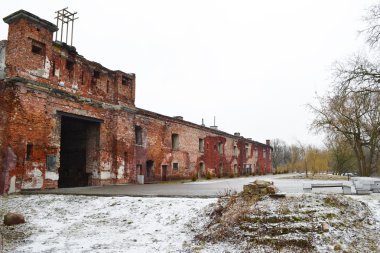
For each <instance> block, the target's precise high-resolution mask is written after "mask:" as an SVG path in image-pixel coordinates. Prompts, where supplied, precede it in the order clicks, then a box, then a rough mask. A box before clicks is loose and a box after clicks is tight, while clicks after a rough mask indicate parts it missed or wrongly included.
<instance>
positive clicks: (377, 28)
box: [361, 4, 380, 47]
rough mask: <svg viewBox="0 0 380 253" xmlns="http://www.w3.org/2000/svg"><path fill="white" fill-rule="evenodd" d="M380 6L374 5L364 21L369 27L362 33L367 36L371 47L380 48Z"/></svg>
mask: <svg viewBox="0 0 380 253" xmlns="http://www.w3.org/2000/svg"><path fill="white" fill-rule="evenodd" d="M379 20H380V4H375V5H373V6H372V7H371V8H370V9H369V11H368V15H367V16H365V17H364V21H365V22H366V24H367V27H366V28H365V29H364V30H363V31H361V32H362V33H365V34H366V42H367V43H368V44H369V45H370V46H371V47H377V46H379V45H378V44H379V40H380V24H379Z"/></svg>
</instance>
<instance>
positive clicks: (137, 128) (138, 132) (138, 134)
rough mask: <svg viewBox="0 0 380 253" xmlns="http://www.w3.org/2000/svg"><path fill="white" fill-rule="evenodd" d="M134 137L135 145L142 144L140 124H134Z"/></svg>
mask: <svg viewBox="0 0 380 253" xmlns="http://www.w3.org/2000/svg"><path fill="white" fill-rule="evenodd" d="M135 139H136V145H142V144H143V141H142V128H141V127H140V126H135Z"/></svg>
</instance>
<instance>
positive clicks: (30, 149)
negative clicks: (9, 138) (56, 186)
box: [25, 143, 33, 161]
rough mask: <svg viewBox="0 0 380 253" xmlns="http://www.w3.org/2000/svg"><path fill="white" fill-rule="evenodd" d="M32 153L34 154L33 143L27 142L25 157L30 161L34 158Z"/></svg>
mask: <svg viewBox="0 0 380 253" xmlns="http://www.w3.org/2000/svg"><path fill="white" fill-rule="evenodd" d="M32 154H33V144H30V143H28V144H26V157H25V160H26V161H30V160H32Z"/></svg>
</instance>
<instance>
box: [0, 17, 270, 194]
mask: <svg viewBox="0 0 380 253" xmlns="http://www.w3.org/2000/svg"><path fill="white" fill-rule="evenodd" d="M32 39H33V40H34V41H35V42H36V41H37V42H39V43H43V44H44V45H45V49H44V55H43V56H42V55H40V54H36V53H33V52H32V51H31V48H32V43H35V42H33V40H32ZM39 45H40V44H39ZM6 53H7V55H6V64H7V72H6V74H7V77H8V78H9V79H8V80H7V81H0V104H1V107H0V151H1V154H2V155H1V154H0V164H1V161H2V160H1V159H2V157H3V155H4V152H5V148H6V146H7V145H8V144H9V145H10V146H11V148H12V150H13V152H14V153H15V155H16V157H17V159H16V160H17V164H16V167H15V169H13V170H12V171H10V172H9V176H10V178H15V181H14V185H13V188H15V189H16V190H20V189H34V188H56V187H57V186H58V171H59V168H60V148H61V147H60V145H61V139H60V138H61V116H60V113H62V112H65V113H70V114H73V115H81V116H85V117H90V118H94V119H99V120H101V121H102V123H101V124H100V128H99V129H100V130H99V132H100V135H99V136H96V132H94V131H93V132H88V133H87V134H89V136H91V138H88V140H87V142H88V143H87V145H90V146H97V142H99V148H98V150H96V151H94V152H88V153H86V161H87V164H86V172H89V173H90V178H89V182H88V184H89V185H101V184H114V183H127V182H135V181H136V177H137V173H138V171H137V169H136V168H137V166H138V165H141V172H140V174H143V175H145V177H146V181H159V180H162V179H163V171H162V166H163V165H166V166H167V168H168V169H167V175H166V179H167V180H174V179H184V178H186V179H190V178H192V177H196V176H197V175H198V174H199V170H200V163H203V164H204V167H205V171H204V175H203V176H205V175H211V176H218V177H221V176H230V175H234V176H236V175H242V174H243V172H244V166H246V165H252V170H254V169H255V168H257V169H259V172H260V173H266V172H270V170H271V161H270V159H269V158H264V157H263V156H262V154H263V148H265V149H268V148H269V147H268V146H267V145H264V144H261V143H257V142H254V141H251V140H248V139H245V138H243V137H240V136H233V135H230V134H227V133H224V132H221V131H216V130H212V129H210V128H207V127H202V126H199V125H196V124H193V123H190V122H186V121H183V120H179V119H174V118H171V117H167V116H164V115H159V114H156V113H153V112H148V111H144V110H141V109H136V108H135V107H134V100H135V75H134V74H126V73H124V72H121V71H111V70H109V69H107V68H105V67H103V66H101V65H100V64H98V63H95V62H90V61H88V60H86V59H85V58H83V57H82V56H80V55H78V54H77V53H76V51H75V49H74V48H72V47H68V46H66V45H62V44H59V43H53V42H52V33H51V32H50V31H49V30H47V29H45V28H44V27H41V26H39V25H36V24H34V23H33V22H31V21H29V20H24V19H21V20H18V21H15V22H13V23H11V24H10V26H9V35H8V43H7V49H6ZM67 62H72V63H73V65H70V66H68V65H67ZM46 71H47V72H46ZM14 77H22V78H23V79H20V78H17V79H15V78H14ZM12 78H13V79H12ZM136 126H139V127H141V128H142V140H143V142H142V145H136V138H135V127H136ZM89 131H90V130H89ZM172 134H178V136H179V147H178V149H173V147H172ZM199 139H203V140H204V150H202V151H200V150H199ZM28 144H30V145H32V147H33V148H32V154H31V157H30V159H29V160H28V159H26V153H27V145H28ZM219 145H221V151H222V152H219V148H218V146H219ZM234 146H236V148H237V151H236V153H235V151H234ZM246 147H248V150H247V151H246ZM256 150H257V152H256ZM267 152H268V151H267ZM256 153H257V155H256ZM47 155H52V156H55V157H56V158H57V164H56V167H57V170H56V172H52V171H47V170H46V157H47ZM256 156H257V157H256ZM268 157H269V156H268ZM147 161H152V162H153V168H152V171H151V176H150V177H147V176H148V175H147V174H148V173H147ZM173 163H178V165H179V167H178V169H174V168H173ZM235 164H236V167H237V171H236V173H235V171H234V165H235ZM2 169H3V167H2ZM0 175H1V173H0ZM0 181H1V180H0ZM8 183H9V182H8ZM0 187H1V185H0ZM0 190H1V189H0Z"/></svg>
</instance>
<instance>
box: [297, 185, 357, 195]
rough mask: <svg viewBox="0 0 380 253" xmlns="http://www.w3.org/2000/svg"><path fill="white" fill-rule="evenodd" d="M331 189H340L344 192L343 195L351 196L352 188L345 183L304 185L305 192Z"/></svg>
mask: <svg viewBox="0 0 380 253" xmlns="http://www.w3.org/2000/svg"><path fill="white" fill-rule="evenodd" d="M331 187H340V188H342V190H343V194H351V186H350V185H347V184H344V183H311V184H304V185H303V191H304V192H312V190H313V188H331Z"/></svg>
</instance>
